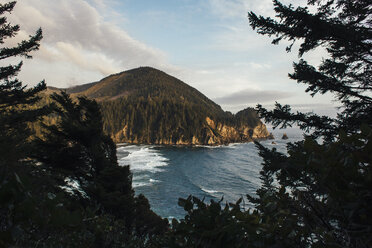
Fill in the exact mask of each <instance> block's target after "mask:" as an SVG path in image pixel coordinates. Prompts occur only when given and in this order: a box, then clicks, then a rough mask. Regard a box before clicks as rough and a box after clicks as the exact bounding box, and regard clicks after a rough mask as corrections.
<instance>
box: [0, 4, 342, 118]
mask: <svg viewBox="0 0 372 248" xmlns="http://www.w3.org/2000/svg"><path fill="white" fill-rule="evenodd" d="M291 1H292V2H293V3H294V5H295V6H296V4H303V3H305V1H304V0H283V1H282V2H283V3H289V2H291ZM5 2H7V1H6V0H0V3H5ZM248 11H254V12H255V13H257V14H261V15H264V16H274V12H273V9H272V1H271V0H157V1H154V0H53V1H51V0H18V3H17V5H16V7H15V9H14V11H13V12H12V14H11V15H9V17H8V18H9V20H10V21H11V23H13V24H19V25H20V26H21V31H20V32H19V33H18V35H17V36H16V37H14V38H13V39H10V40H8V41H7V43H6V44H5V45H7V46H9V45H14V44H16V43H17V42H19V41H20V40H22V39H26V38H27V37H28V36H29V35H32V34H34V33H35V31H36V30H37V29H38V28H39V27H41V28H42V30H43V35H44V38H43V40H42V42H41V47H40V49H39V51H37V52H34V53H33V59H32V60H24V65H23V68H22V71H21V73H20V74H19V75H18V77H19V78H20V79H21V80H23V82H24V83H25V84H28V85H30V86H32V85H35V84H36V83H37V82H39V81H40V80H42V79H45V81H46V83H47V85H48V86H55V87H62V88H64V87H71V86H75V85H80V84H84V83H90V82H95V81H99V80H100V79H102V78H104V77H106V76H108V75H110V74H113V73H118V72H122V71H125V70H129V69H133V68H136V67H140V66H151V67H155V68H157V69H160V70H162V71H164V72H166V73H168V74H170V75H172V76H175V77H177V78H179V79H181V80H182V81H184V82H185V83H187V84H189V85H190V86H192V87H194V88H196V89H198V90H199V91H201V92H202V93H203V94H205V95H206V96H207V97H209V98H210V99H212V100H214V101H215V102H217V103H218V104H220V105H221V107H222V108H223V109H224V110H228V111H232V112H237V111H238V110H241V109H244V108H246V107H254V106H256V104H257V103H260V104H262V105H264V106H267V107H268V108H270V107H272V106H273V105H274V103H275V102H276V101H278V102H280V103H282V104H290V105H291V106H292V107H293V109H295V110H301V111H305V112H308V111H314V112H317V113H319V114H327V115H333V114H334V112H335V109H334V107H335V106H337V103H335V102H333V101H332V96H330V95H325V96H316V97H314V98H312V97H310V96H309V95H308V94H306V93H304V91H305V89H306V87H305V86H304V85H299V84H297V83H296V82H295V81H292V80H290V79H289V78H288V73H290V72H292V63H293V62H294V61H298V60H299V58H298V56H297V53H296V50H294V51H293V52H291V53H287V52H286V51H285V47H286V44H285V43H283V44H280V45H272V44H271V39H270V38H268V37H265V36H261V35H259V34H257V33H256V32H255V31H253V30H252V29H251V27H250V26H249V22H248V18H247V13H248ZM324 56H326V54H325V53H324V51H322V50H321V49H320V50H315V51H313V52H312V53H310V54H307V55H306V56H305V58H306V59H307V60H308V61H309V62H310V63H312V64H313V65H318V64H319V62H320V61H321V59H322V58H323V57H324ZM18 60H19V58H17V59H15V60H14V59H13V60H10V61H7V62H6V63H7V64H9V63H15V62H17V61H18Z"/></svg>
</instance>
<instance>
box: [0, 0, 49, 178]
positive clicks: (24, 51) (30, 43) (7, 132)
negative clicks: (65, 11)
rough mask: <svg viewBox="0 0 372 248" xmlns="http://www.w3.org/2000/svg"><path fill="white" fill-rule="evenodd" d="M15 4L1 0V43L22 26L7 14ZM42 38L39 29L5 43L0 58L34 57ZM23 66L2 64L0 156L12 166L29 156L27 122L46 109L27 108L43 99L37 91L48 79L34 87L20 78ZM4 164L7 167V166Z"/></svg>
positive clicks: (2, 59)
mask: <svg viewBox="0 0 372 248" xmlns="http://www.w3.org/2000/svg"><path fill="white" fill-rule="evenodd" d="M15 4H16V2H10V3H5V4H0V16H1V17H0V45H4V44H5V42H6V40H7V39H9V38H12V37H14V36H16V35H17V33H18V31H19V29H20V27H19V26H18V25H11V24H10V23H9V22H8V20H7V18H6V17H5V16H4V15H5V13H6V12H9V13H10V12H11V11H12V10H13V8H14V6H15ZM41 39H42V32H41V29H39V30H38V31H37V32H36V33H35V35H33V36H30V38H29V39H28V40H23V41H21V42H20V43H18V45H16V46H14V47H4V46H2V47H1V48H0V60H1V61H2V62H3V64H4V63H5V62H6V61H7V59H10V58H14V57H25V58H27V59H29V58H32V57H31V55H30V52H32V51H35V50H37V49H38V48H39V46H40V40H41ZM21 67H22V62H19V63H18V64H16V65H8V66H2V67H0V130H1V132H0V157H1V158H2V160H1V161H6V164H7V165H9V166H10V164H11V163H16V162H17V161H18V160H19V159H21V158H24V157H25V156H27V155H26V152H27V150H28V149H26V147H25V146H24V145H25V144H26V143H27V138H28V136H29V129H28V126H27V123H29V122H32V121H35V120H37V119H38V118H39V117H40V116H41V115H42V114H43V111H44V110H45V109H37V108H35V109H30V108H24V107H25V106H26V105H33V104H34V103H36V102H37V101H38V100H39V96H38V95H37V94H38V93H39V92H40V91H42V90H43V89H45V83H44V82H40V83H39V84H38V85H37V86H35V87H33V88H26V86H23V85H22V82H21V81H19V80H18V79H17V78H16V76H17V74H18V73H19V71H20V70H21ZM1 167H2V169H4V168H5V167H6V166H5V165H3V166H1ZM1 174H2V175H5V173H1Z"/></svg>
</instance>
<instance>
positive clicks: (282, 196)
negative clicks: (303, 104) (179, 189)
mask: <svg viewBox="0 0 372 248" xmlns="http://www.w3.org/2000/svg"><path fill="white" fill-rule="evenodd" d="M273 2H274V10H275V12H276V17H277V19H272V18H265V17H262V16H257V15H256V14H255V13H253V12H250V13H249V14H248V17H249V21H250V25H251V26H252V28H253V29H257V32H258V33H259V34H263V35H269V36H275V39H274V40H273V42H272V43H273V44H278V43H279V42H280V41H281V40H283V39H287V40H289V41H290V42H291V43H290V45H289V46H288V47H287V51H291V49H292V47H293V45H294V44H295V42H300V46H299V53H298V54H299V57H300V58H301V57H302V56H303V55H304V54H305V53H307V52H309V51H311V50H313V49H316V48H318V47H320V46H322V47H324V48H325V49H326V51H327V53H328V55H329V58H327V59H324V60H323V61H322V63H321V64H320V66H318V68H315V67H314V66H312V65H310V64H308V62H306V61H305V60H304V59H302V58H301V59H300V61H299V62H297V63H294V64H293V65H294V72H293V73H291V74H289V77H290V78H291V79H293V80H296V81H297V82H298V83H303V84H306V85H307V89H306V92H309V93H310V94H311V95H312V96H314V95H316V94H318V93H319V94H325V93H326V92H331V93H333V94H334V96H335V98H336V100H338V101H339V102H340V103H341V104H342V106H341V112H340V113H339V114H338V115H337V118H330V117H327V116H318V115H316V114H314V113H305V114H304V113H300V112H297V113H292V112H291V108H290V106H288V105H284V106H282V105H280V104H279V103H277V104H276V107H275V109H274V110H273V111H268V110H266V109H264V108H263V107H262V106H261V105H258V112H259V114H260V115H261V116H262V117H263V118H264V119H265V120H266V121H268V122H271V123H272V124H273V125H274V127H278V126H280V127H284V128H285V127H287V126H291V125H293V124H297V125H299V127H300V128H301V129H302V130H304V131H305V132H307V133H308V135H307V137H305V140H304V141H301V142H298V143H295V144H290V145H288V155H284V154H280V153H278V152H276V151H275V150H273V151H269V150H268V149H266V148H265V147H263V146H262V145H260V144H258V143H257V147H258V148H259V149H260V154H261V156H262V157H263V159H264V167H263V171H262V173H261V174H262V178H263V179H264V182H265V184H264V187H263V188H262V189H260V190H259V191H258V195H259V197H258V198H257V199H252V198H251V200H252V201H254V202H255V203H256V204H257V209H258V210H260V213H261V214H262V216H263V218H264V222H268V223H271V224H272V226H274V227H277V228H278V229H277V230H280V232H279V235H277V236H276V238H277V243H278V244H282V245H290V246H291V247H306V246H310V247H371V246H372V240H371V237H372V214H371V213H372V207H371V206H372V205H371V204H372V195H371V191H370V189H371V188H372V187H371V186H372V170H371V162H372V157H371V136H372V129H371V127H372V115H371V113H372V98H371V91H372V84H371V75H372V60H371V58H372V43H371V39H372V29H371V25H372V15H371V14H372V8H371V3H370V1H366V0H360V1H357V0H349V1H344V0H330V1H321V0H309V1H308V6H315V7H316V9H317V11H316V12H315V13H312V12H311V11H310V10H309V8H308V7H297V8H294V7H293V6H292V5H289V6H286V5H284V4H282V3H280V2H279V1H277V0H274V1H273ZM309 131H313V132H312V133H311V134H309ZM319 138H322V139H323V141H324V142H323V143H319V141H318V139H319ZM273 179H276V180H277V184H274V183H273ZM283 203H285V204H283ZM287 230H288V231H287Z"/></svg>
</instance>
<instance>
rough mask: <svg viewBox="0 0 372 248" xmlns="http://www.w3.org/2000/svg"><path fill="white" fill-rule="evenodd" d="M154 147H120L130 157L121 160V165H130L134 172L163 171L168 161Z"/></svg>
mask: <svg viewBox="0 0 372 248" xmlns="http://www.w3.org/2000/svg"><path fill="white" fill-rule="evenodd" d="M153 148H154V147H152V146H137V145H130V146H124V147H120V151H122V152H128V155H127V156H125V157H121V158H120V159H119V161H118V162H119V165H122V166H123V165H129V166H130V169H131V170H132V171H137V172H138V171H148V172H151V173H155V172H159V171H162V169H161V167H164V166H167V165H168V159H167V158H165V157H163V156H162V154H161V153H160V152H159V151H157V150H156V149H153Z"/></svg>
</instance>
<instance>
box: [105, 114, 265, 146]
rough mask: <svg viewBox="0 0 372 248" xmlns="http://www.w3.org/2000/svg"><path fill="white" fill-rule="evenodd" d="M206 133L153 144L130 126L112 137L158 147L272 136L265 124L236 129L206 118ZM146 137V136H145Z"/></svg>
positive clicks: (226, 142) (246, 140)
mask: <svg viewBox="0 0 372 248" xmlns="http://www.w3.org/2000/svg"><path fill="white" fill-rule="evenodd" d="M203 129H204V130H205V132H204V133H203V135H202V136H200V135H199V136H198V135H192V136H191V137H186V136H184V135H180V136H179V137H173V136H170V137H167V138H159V139H155V140H153V141H152V142H148V141H146V140H143V138H142V137H143V136H142V137H139V136H138V135H135V134H133V133H132V132H130V130H129V128H128V126H127V125H126V126H124V128H123V129H121V130H120V131H118V132H117V133H116V134H114V135H113V136H112V138H113V140H114V141H115V142H116V143H133V144H143V143H147V144H157V145H211V146H214V145H222V144H229V143H244V142H251V141H253V140H259V139H269V138H271V137H272V134H271V133H269V132H268V130H267V128H266V126H265V124H263V123H262V122H260V123H259V124H258V125H257V126H255V127H250V126H248V125H241V126H239V127H234V126H231V125H228V124H223V123H216V122H215V121H213V120H212V119H211V118H209V117H206V118H205V125H204V127H203ZM145 136H146V135H145Z"/></svg>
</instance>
